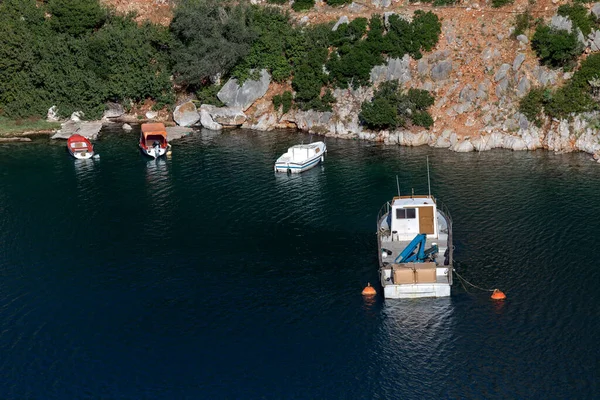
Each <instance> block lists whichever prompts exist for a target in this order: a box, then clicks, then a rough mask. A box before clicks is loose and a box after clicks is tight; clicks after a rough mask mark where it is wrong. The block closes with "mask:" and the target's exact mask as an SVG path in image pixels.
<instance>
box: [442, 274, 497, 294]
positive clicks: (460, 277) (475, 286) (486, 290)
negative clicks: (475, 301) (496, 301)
mask: <svg viewBox="0 0 600 400" xmlns="http://www.w3.org/2000/svg"><path fill="white" fill-rule="evenodd" d="M452 271H454V273H455V274H456V276H458V278H459V279H460V280H461V284H462V282H464V283H466V284H468V285H470V286H473V287H474V288H475V289H479V290H483V291H484V292H493V291H494V289H484V288H482V287H479V286H477V285H474V284H472V283H471V282H469V281H468V280H466V279H465V278H463V277H462V276H460V274H459V273H458V272H457V271H456V269H454V268H452ZM463 287H465V285H463ZM465 291H467V288H465Z"/></svg>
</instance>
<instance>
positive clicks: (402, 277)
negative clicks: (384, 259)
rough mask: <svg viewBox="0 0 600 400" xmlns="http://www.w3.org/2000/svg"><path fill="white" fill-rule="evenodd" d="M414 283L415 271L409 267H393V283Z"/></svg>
mask: <svg viewBox="0 0 600 400" xmlns="http://www.w3.org/2000/svg"><path fill="white" fill-rule="evenodd" d="M401 283H415V271H414V270H413V269H412V268H410V267H394V284H395V285H399V284H401Z"/></svg>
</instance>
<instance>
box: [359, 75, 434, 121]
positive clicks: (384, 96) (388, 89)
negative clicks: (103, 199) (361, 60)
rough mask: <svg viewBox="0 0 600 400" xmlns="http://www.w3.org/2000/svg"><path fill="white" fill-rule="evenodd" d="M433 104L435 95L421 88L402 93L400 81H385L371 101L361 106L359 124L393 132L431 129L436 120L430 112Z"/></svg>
mask: <svg viewBox="0 0 600 400" xmlns="http://www.w3.org/2000/svg"><path fill="white" fill-rule="evenodd" d="M433 103H434V98H433V96H432V95H431V94H430V93H429V92H427V91H425V90H420V89H409V90H408V92H406V93H400V91H399V88H398V82H397V81H390V82H384V83H383V84H381V86H380V87H379V89H378V90H377V91H376V92H375V94H374V95H373V98H372V99H371V101H366V102H364V103H363V104H362V106H361V111H360V114H359V119H360V121H361V122H362V123H363V124H364V125H365V126H367V127H368V128H371V129H393V128H396V127H404V126H406V125H407V124H408V123H409V122H410V124H412V125H417V126H422V127H425V128H429V127H431V126H432V125H433V118H432V117H431V115H430V114H429V112H428V111H427V109H428V108H429V107H430V106H432V105H433Z"/></svg>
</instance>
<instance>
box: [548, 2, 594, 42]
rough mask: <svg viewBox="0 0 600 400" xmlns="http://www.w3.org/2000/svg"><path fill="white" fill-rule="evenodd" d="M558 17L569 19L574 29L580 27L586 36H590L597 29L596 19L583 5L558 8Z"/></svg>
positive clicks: (568, 5) (567, 5) (566, 5)
mask: <svg viewBox="0 0 600 400" xmlns="http://www.w3.org/2000/svg"><path fill="white" fill-rule="evenodd" d="M557 13H558V15H562V16H563V17H569V19H570V20H571V21H572V22H573V27H578V28H579V29H581V32H582V33H583V35H584V36H587V35H589V34H590V33H591V32H592V29H594V28H595V27H596V18H595V17H594V16H593V15H592V14H591V13H590V12H589V11H588V9H587V8H586V7H584V6H582V5H581V4H572V5H571V4H563V5H562V6H560V7H558V11H557Z"/></svg>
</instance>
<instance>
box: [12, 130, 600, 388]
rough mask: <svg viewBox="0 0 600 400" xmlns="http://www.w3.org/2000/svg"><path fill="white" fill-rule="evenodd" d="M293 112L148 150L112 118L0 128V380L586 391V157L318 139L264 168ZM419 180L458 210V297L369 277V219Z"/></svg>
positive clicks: (598, 286)
mask: <svg viewBox="0 0 600 400" xmlns="http://www.w3.org/2000/svg"><path fill="white" fill-rule="evenodd" d="M311 139H312V140H319V139H318V138H317V137H313V138H311V137H310V136H308V135H305V134H301V133H297V132H294V131H276V132H268V133H265V132H254V131H244V130H235V131H226V132H223V133H214V132H210V131H202V132H200V131H199V132H195V133H193V134H192V135H190V136H189V137H186V138H184V139H182V140H179V141H177V142H174V143H173V154H172V157H171V158H169V159H161V160H158V161H154V160H150V159H148V158H146V157H144V156H143V155H141V154H140V152H139V151H138V149H137V133H136V132H135V131H134V132H132V133H125V132H123V131H121V130H119V129H112V130H111V129H105V131H103V132H102V134H101V136H100V138H99V140H97V141H96V142H95V146H96V150H97V152H98V153H99V154H100V159H99V160H89V161H76V160H74V159H72V158H70V157H69V155H68V153H67V151H66V147H65V143H64V142H51V141H50V140H48V139H47V138H38V139H36V140H34V141H33V143H22V144H2V145H0V398H2V399H13V398H15V399H25V398H32V399H69V398H70V399H75V398H111V399H141V398H157V399H158V398H160V399H187V398H189V399H593V398H599V397H600V388H599V381H600V372H599V359H600V357H599V355H600V351H599V346H600V344H599V342H600V334H599V332H600V165H598V164H596V163H594V162H592V161H591V157H590V156H589V155H587V154H582V153H573V154H554V153H551V152H546V151H535V152H512V151H506V150H495V151H490V152H484V153H467V154H458V153H453V152H450V151H448V150H444V149H432V148H429V147H419V148H404V147H396V146H388V147H386V146H383V145H379V144H373V143H367V142H360V141H346V140H333V139H331V140H330V139H327V140H326V143H327V146H328V149H329V153H328V154H327V156H326V159H325V163H324V164H323V165H322V166H319V167H317V168H314V169H312V170H310V171H308V172H306V173H303V174H302V175H299V176H298V175H292V176H288V175H286V174H275V173H274V172H273V163H274V160H275V159H276V158H277V157H278V156H279V155H280V154H282V153H283V152H285V150H286V149H287V147H288V146H290V145H293V144H297V143H301V142H304V143H308V142H309V141H310V140H311ZM427 156H428V157H429V165H430V169H431V190H432V192H433V194H434V195H435V196H436V197H437V198H438V199H439V200H441V201H443V202H444V203H445V204H446V205H447V207H448V208H449V210H450V213H451V215H452V218H453V220H454V239H455V259H456V266H455V267H456V269H457V271H458V272H459V273H460V274H461V275H462V276H463V277H464V278H465V279H467V280H468V281H470V282H471V283H473V284H475V285H477V286H480V287H482V288H485V289H491V288H499V289H501V290H503V291H504V292H505V293H506V295H507V297H508V298H507V300H506V301H503V302H494V301H492V300H491V299H490V298H489V297H490V293H489V292H484V291H481V290H477V289H474V288H473V287H470V286H468V285H466V284H465V285H464V287H463V286H462V285H461V283H460V281H459V280H455V284H454V286H453V294H452V296H451V297H450V298H442V299H417V300H392V301H390V300H384V299H383V298H381V297H380V296H378V297H376V298H374V299H364V298H363V297H362V296H361V290H362V289H363V287H364V286H366V284H367V283H368V282H371V283H373V284H375V286H376V288H377V289H378V291H380V287H379V284H378V275H377V269H378V265H377V243H376V235H375V231H376V226H375V219H376V215H377V212H378V211H379V208H380V207H381V206H382V205H383V204H384V203H385V202H386V201H388V200H390V199H391V198H392V196H394V195H396V192H397V187H396V176H398V180H399V182H400V191H401V193H403V194H409V193H411V192H412V190H413V189H414V192H415V193H416V194H422V193H426V192H427V164H426V159H427Z"/></svg>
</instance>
